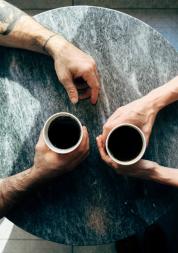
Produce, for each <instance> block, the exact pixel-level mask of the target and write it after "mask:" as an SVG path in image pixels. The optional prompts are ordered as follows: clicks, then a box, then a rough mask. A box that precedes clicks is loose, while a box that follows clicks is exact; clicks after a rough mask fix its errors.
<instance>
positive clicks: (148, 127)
mask: <svg viewBox="0 0 178 253" xmlns="http://www.w3.org/2000/svg"><path fill="white" fill-rule="evenodd" d="M177 100H178V76H177V77H175V78H174V79H172V80H171V81H169V82H168V83H166V84H165V85H163V86H161V87H159V88H157V89H155V90H153V91H151V92H150V93H148V94H147V95H146V96H144V97H142V98H140V99H138V100H135V101H133V102H131V103H130V104H127V105H125V106H122V107H120V108H118V109H117V110H116V111H115V112H114V113H113V114H112V115H111V117H110V118H109V119H108V120H107V122H106V123H105V125H104V126H103V132H102V134H101V135H99V136H98V137H97V139H96V140H97V145H98V149H99V152H100V155H101V158H102V159H103V161H105V162H106V163H107V164H108V165H109V166H110V167H112V168H113V169H114V170H115V171H116V172H117V173H118V174H121V175H128V176H133V177H139V178H143V179H150V180H153V181H156V182H159V183H162V184H167V185H172V186H175V187H178V170H177V169H174V168H167V167H163V166H161V165H159V164H158V163H156V162H152V161H148V160H141V161H139V162H138V163H137V164H135V165H132V166H121V165H118V164H117V163H115V162H114V161H113V160H112V159H111V158H110V157H109V155H108V154H107V152H106V150H105V141H106V137H107V135H108V133H109V132H110V131H111V130H112V129H113V128H114V127H115V126H117V125H119V124H121V123H132V124H134V125H136V126H138V127H139V128H140V129H141V130H142V131H143V133H144V134H145V137H146V141H147V144H148V142H149V138H150V134H151V131H152V127H153V124H154V121H155V118H156V115H157V114H158V112H159V111H160V110H161V109H162V108H164V107H165V106H167V105H169V104H171V103H173V102H175V101H177Z"/></svg>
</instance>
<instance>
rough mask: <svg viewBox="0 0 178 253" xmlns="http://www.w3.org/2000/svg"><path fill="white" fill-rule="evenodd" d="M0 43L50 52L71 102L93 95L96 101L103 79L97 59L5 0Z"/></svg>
mask: <svg viewBox="0 0 178 253" xmlns="http://www.w3.org/2000/svg"><path fill="white" fill-rule="evenodd" d="M0 45H1V46H6V47H15V48H23V49H27V50H31V51H35V52H39V53H43V54H48V55H49V56H51V57H52V58H53V60H54V67H55V70H56V74H57V76H58V79H59V81H60V82H61V83H62V84H63V86H64V88H65V89H66V92H67V93H68V96H69V99H70V100H71V102H72V103H74V104H76V103H77V102H78V101H79V100H80V99H86V98H90V101H91V103H92V104H96V102H97V99H98V95H99V90H100V81H99V74H98V71H97V67H96V63H95V60H94V59H93V58H92V57H91V56H90V55H88V54H86V53H84V52H82V51H81V50H80V49H78V48H77V47H75V46H74V45H72V44H71V43H70V42H68V41H67V40H66V39H65V38H64V37H62V36H61V35H60V34H56V33H54V32H53V31H50V30H48V29H46V28H45V27H43V26H42V25H40V24H39V23H37V22H36V21H35V20H34V19H33V18H32V17H30V16H28V15H27V14H26V13H25V12H23V11H21V10H19V9H18V8H16V7H15V6H13V5H11V4H9V3H7V2H6V1H3V0H0ZM76 78H83V79H84V80H85V81H86V83H85V84H83V83H82V84H80V83H79V84H78V85H76V84H75V82H74V79H76ZM79 90H82V91H81V92H80V94H79V92H78V91H79Z"/></svg>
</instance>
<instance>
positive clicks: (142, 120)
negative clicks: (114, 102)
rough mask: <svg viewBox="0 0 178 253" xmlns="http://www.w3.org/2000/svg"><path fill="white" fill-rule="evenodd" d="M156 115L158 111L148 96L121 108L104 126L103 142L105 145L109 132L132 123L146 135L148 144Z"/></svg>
mask: <svg viewBox="0 0 178 253" xmlns="http://www.w3.org/2000/svg"><path fill="white" fill-rule="evenodd" d="M156 115H157V111H156V110H155V108H154V107H153V105H152V104H151V103H149V102H148V101H147V97H146V96H145V97H143V98H141V99H138V100H135V101H133V102H131V103H129V104H127V105H125V106H122V107H119V108H118V109H117V110H116V111H115V112H114V113H113V114H112V115H111V117H109V119H108V120H107V122H106V123H105V124H104V126H103V133H102V139H103V142H104V143H105V141H106V138H107V136H108V134H109V132H110V131H111V130H112V129H113V128H115V127H116V126H118V125H120V124H122V123H130V124H133V125H135V126H137V127H138V128H139V129H140V130H141V131H142V132H143V133H144V136H145V138H146V142H147V144H148V142H149V137H150V134H151V130H152V127H153V124H154V121H155V118H156Z"/></svg>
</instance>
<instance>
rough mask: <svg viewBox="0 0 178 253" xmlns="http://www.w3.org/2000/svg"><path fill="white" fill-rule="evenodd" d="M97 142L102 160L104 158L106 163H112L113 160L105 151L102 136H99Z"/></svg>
mask: <svg viewBox="0 0 178 253" xmlns="http://www.w3.org/2000/svg"><path fill="white" fill-rule="evenodd" d="M96 140H97V146H98V149H99V152H100V155H101V158H102V159H103V160H104V161H105V162H107V163H111V162H112V160H111V158H110V157H109V156H108V155H107V153H106V151H105V149H104V146H103V143H102V139H101V136H98V137H97V139H96Z"/></svg>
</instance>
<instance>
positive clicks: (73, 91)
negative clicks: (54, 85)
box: [68, 88, 76, 95]
mask: <svg viewBox="0 0 178 253" xmlns="http://www.w3.org/2000/svg"><path fill="white" fill-rule="evenodd" d="M68 93H69V94H70V95H75V93H76V91H75V89H74V88H70V89H69V90H68Z"/></svg>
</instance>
